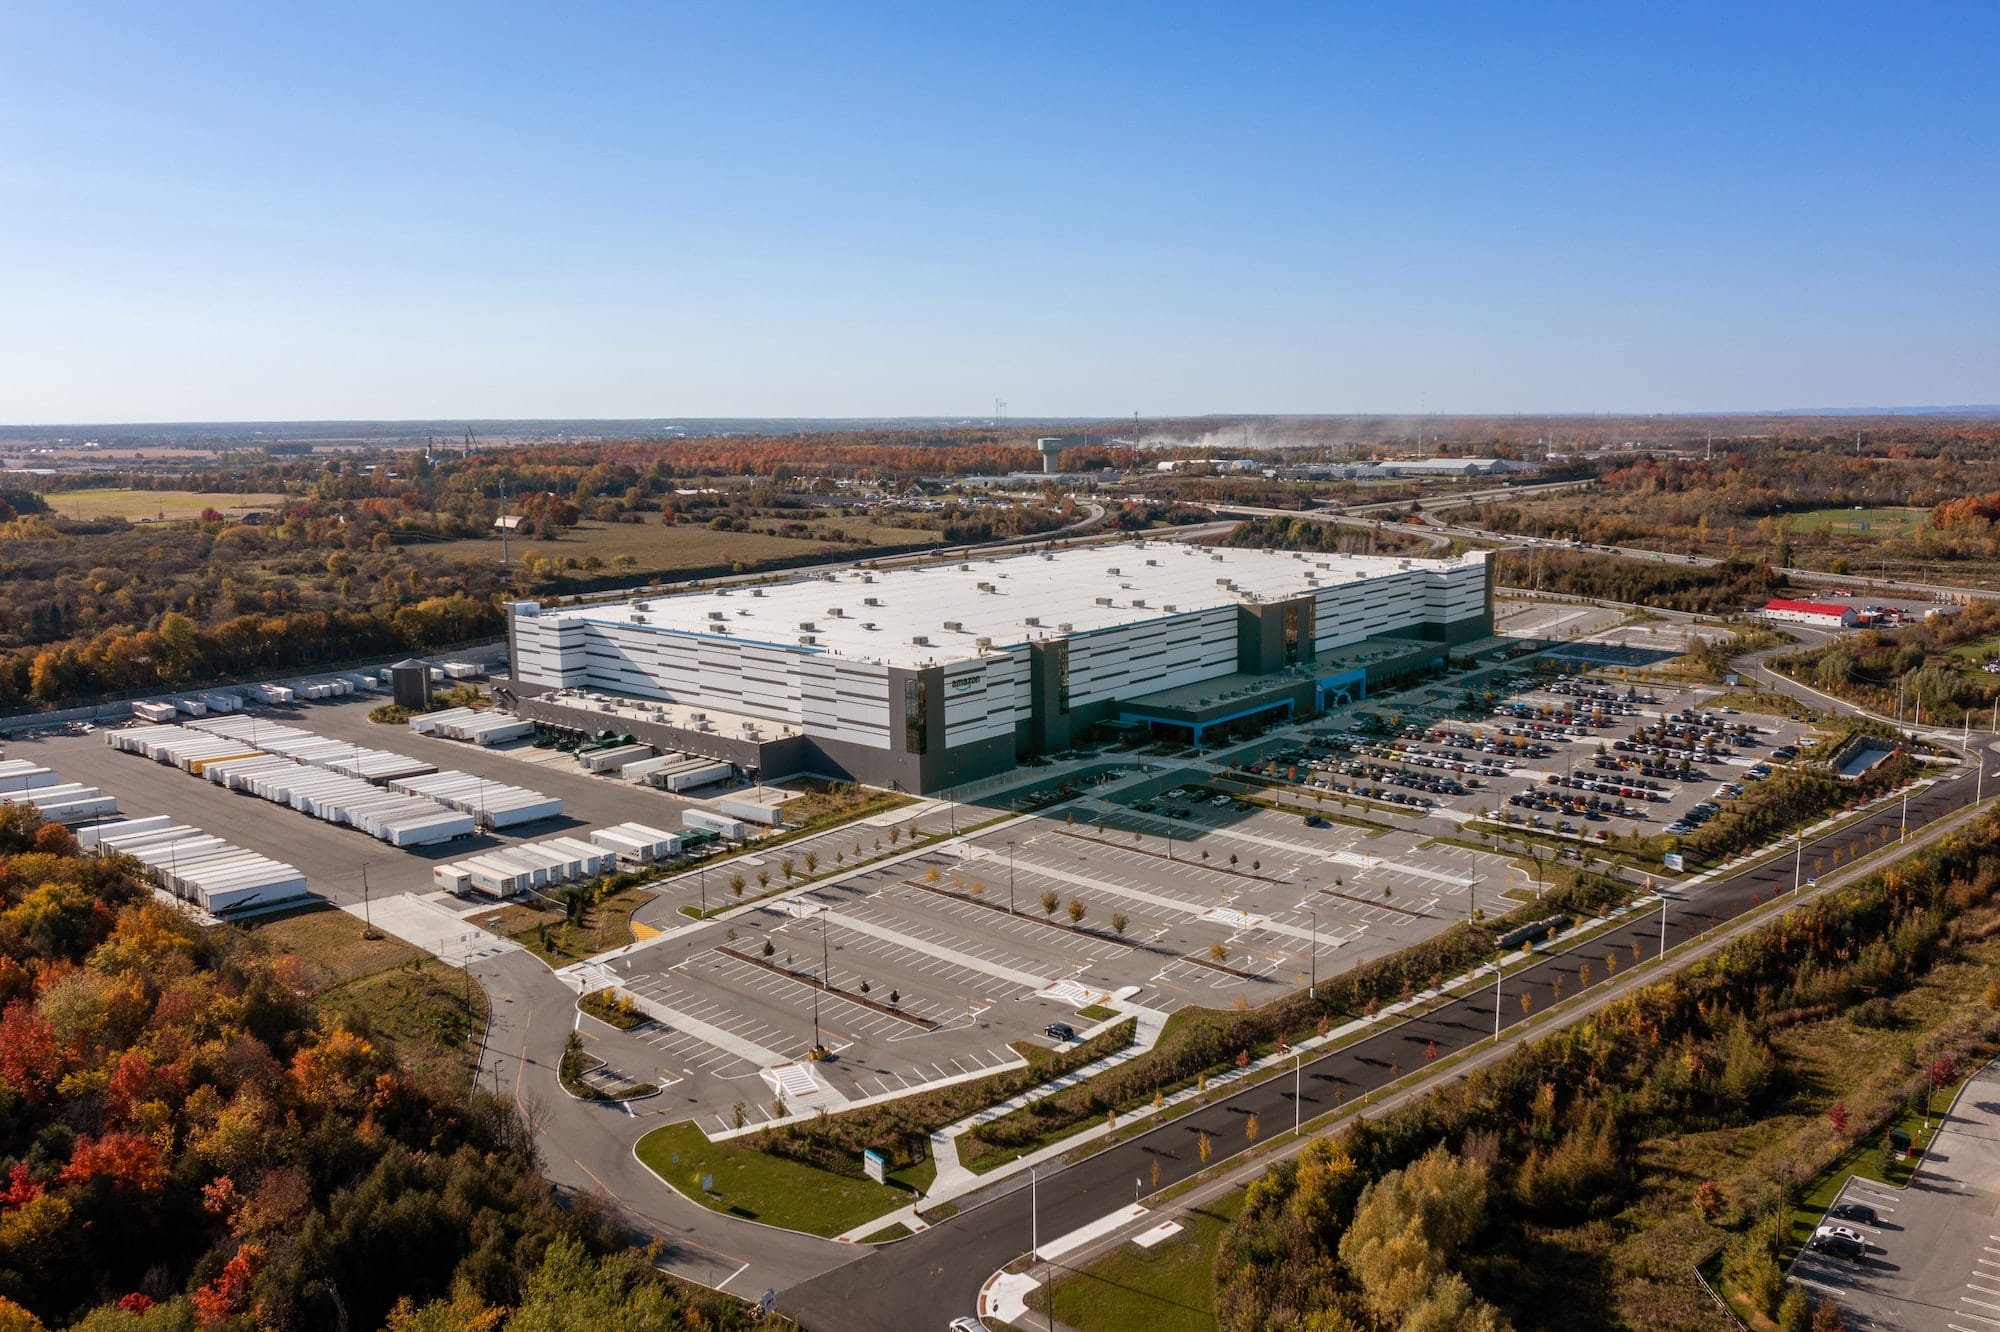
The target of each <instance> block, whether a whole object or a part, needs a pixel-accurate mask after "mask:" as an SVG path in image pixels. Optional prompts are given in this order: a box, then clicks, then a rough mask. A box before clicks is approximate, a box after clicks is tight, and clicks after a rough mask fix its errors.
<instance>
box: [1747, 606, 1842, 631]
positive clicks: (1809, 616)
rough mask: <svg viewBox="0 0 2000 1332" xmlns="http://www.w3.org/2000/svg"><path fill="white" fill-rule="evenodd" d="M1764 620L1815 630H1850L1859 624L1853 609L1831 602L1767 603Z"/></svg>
mask: <svg viewBox="0 0 2000 1332" xmlns="http://www.w3.org/2000/svg"><path fill="white" fill-rule="evenodd" d="M1764 618H1765V619H1767V620H1775V621H1777V622H1779V623H1781V624H1807V625H1811V626H1813V627H1814V628H1816V629H1852V628H1853V627H1854V626H1855V625H1857V624H1859V623H1860V622H1861V617H1859V616H1858V615H1856V614H1855V613H1854V607H1852V606H1842V605H1839V604H1837V603H1835V602H1831V601H1767V602H1765V603H1764Z"/></svg>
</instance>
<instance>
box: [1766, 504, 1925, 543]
mask: <svg viewBox="0 0 2000 1332" xmlns="http://www.w3.org/2000/svg"><path fill="white" fill-rule="evenodd" d="M1930 516H1931V515H1930V510H1929V509H1901V508H1883V509H1862V508H1854V509H1809V510H1807V511H1806V512H1804V513H1800V514H1795V515H1793V517H1792V530H1793V531H1794V532H1825V533H1828V534H1829V535H1833V536H1853V537H1889V536H1898V537H1907V536H1915V535H1916V534H1917V533H1919V532H1921V531H1922V530H1923V527H1924V524H1925V523H1926V522H1927V521H1928V520H1929V519H1930Z"/></svg>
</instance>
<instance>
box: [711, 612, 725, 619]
mask: <svg viewBox="0 0 2000 1332" xmlns="http://www.w3.org/2000/svg"><path fill="white" fill-rule="evenodd" d="M708 618H709V619H711V620H720V619H722V618H724V616H723V614H722V612H721V611H710V612H709V613H708Z"/></svg>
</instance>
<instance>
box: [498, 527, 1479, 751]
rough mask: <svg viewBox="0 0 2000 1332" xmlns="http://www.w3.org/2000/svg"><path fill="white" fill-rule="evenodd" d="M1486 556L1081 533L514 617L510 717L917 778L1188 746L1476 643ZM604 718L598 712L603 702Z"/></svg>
mask: <svg viewBox="0 0 2000 1332" xmlns="http://www.w3.org/2000/svg"><path fill="white" fill-rule="evenodd" d="M1492 632H1493V609H1492V586H1491V580H1490V578H1489V570H1488V552H1484V551H1480V552H1473V553H1471V554H1468V555H1464V556H1460V557H1457V558H1454V559H1448V560H1420V559H1396V558H1388V557H1374V556H1341V555H1310V556H1308V555H1304V554H1296V553H1290V552H1278V551H1255V550H1216V549H1209V548H1206V547H1198V546H1190V545H1183V544H1178V543H1172V542H1134V543H1128V544H1121V545H1117V546H1093V547H1078V548H1071V549H1068V550H1064V551H1056V552H1047V553H1038V554H1028V555H1016V556H1009V557H1005V558H995V559H988V560H979V561H973V562H968V563H962V564H945V565H932V566H925V567H918V568H910V569H899V570H894V571H885V572H875V571H870V570H866V569H846V570H842V571H840V572H838V573H825V574H819V575H814V576H810V577H806V578H800V579H796V580H794V581H791V582H787V583H782V584H777V585H772V586H762V587H733V588H714V589H710V590H707V591H702V592H694V593H686V594H682V595H678V596H661V597H652V598H646V599H641V600H635V601H629V602H622V603H616V604H607V605H591V606H577V607H564V608H560V609H554V608H551V609H543V608H541V607H539V606H537V605H536V604H535V603H533V602H518V603H516V604H515V605H514V607H513V609H512V613H511V615H510V617H509V636H510V648H511V661H512V663H513V667H512V669H513V672H514V677H515V687H516V691H517V693H518V694H519V695H520V696H521V702H522V707H523V710H524V713H525V715H529V716H533V717H537V718H539V719H543V720H548V721H554V722H561V723H565V724H570V725H575V726H578V727H582V728H592V727H606V726H610V725H613V724H615V725H616V726H617V728H618V729H619V730H620V731H624V732H630V733H632V734H634V735H635V736H637V737H638V738H639V739H641V740H644V741H646V742H648V743H651V744H656V745H659V746H660V747H661V748H663V749H672V750H678V751H681V752H687V753H694V754H701V755H705V756H710V757H722V758H728V759H729V760H730V761H732V762H735V763H737V764H738V765H739V766H741V767H743V768H745V769H746V770H748V771H750V772H752V773H753V774H754V775H757V776H759V777H761V778H777V777H784V776H788V775H792V774H797V773H817V774H821V775H825V776H830V777H842V778H848V779H852V780H857V781H863V782H868V783H871V784H875V785H882V786H900V787H902V788H904V789H906V790H912V791H936V790H939V789H941V788H944V787H948V786H952V785H956V784H958V783H961V782H965V781H968V780H972V779H974V778H979V777H985V776H989V775H991V774H994V773H998V772H1003V771H1006V770H1007V769H1009V768H1011V767H1012V766H1014V764H1015V763H1016V762H1017V761H1018V760H1019V759H1020V758H1022V757H1024V756H1030V755H1036V754H1044V753H1050V752H1054V751H1059V750H1062V749H1065V748H1067V747H1069V746H1070V745H1071V744H1072V743H1074V742H1075V741H1076V740H1078V739H1079V738H1082V737H1083V736H1085V735H1086V734H1088V733H1090V732H1091V731H1092V730H1093V729H1094V728H1098V727H1105V728H1108V729H1110V730H1112V731H1118V732H1125V733H1128V734H1135V735H1136V734H1143V733H1160V734H1163V735H1166V736H1170V737H1174V738H1178V739H1180V740H1182V741H1184V742H1190V741H1191V742H1193V743H1197V744H1198V743H1202V742H1203V741H1204V740H1205V739H1206V738H1208V737H1209V735H1210V733H1211V732H1212V731H1214V730H1215V728H1218V727H1229V726H1231V725H1232V724H1235V723H1245V722H1251V721H1254V720H1260V719H1261V720H1268V719H1272V718H1275V717H1282V716H1291V715H1299V714H1303V713H1308V712H1312V711H1316V710H1318V709H1319V708H1321V707H1323V706H1326V705H1328V704H1330V703H1336V702H1346V701H1352V700H1355V699H1359V698H1361V697H1363V696H1365V694H1366V693H1367V691H1368V689H1369V688H1371V687H1373V686H1376V685H1379V684H1380V683H1382V682H1383V681H1385V680H1391V679H1396V678H1400V677H1402V676H1405V675H1408V674H1410V673H1413V672H1415V671H1419V670H1423V669H1426V668H1429V667H1431V666H1434V665H1439V664H1442V663H1443V662H1444V661H1445V660H1446V658H1447V656H1448V655H1450V654H1451V653H1452V652H1453V651H1454V650H1458V651H1464V650H1468V649H1470V648H1472V647H1474V646H1476V645H1480V644H1482V643H1486V642H1487V641H1488V640H1490V638H1491V635H1492ZM614 717H615V722H614Z"/></svg>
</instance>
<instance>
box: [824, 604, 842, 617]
mask: <svg viewBox="0 0 2000 1332" xmlns="http://www.w3.org/2000/svg"><path fill="white" fill-rule="evenodd" d="M826 613H827V614H828V615H829V616H831V617H832V618H834V619H836V620H837V619H839V618H840V617H841V616H843V615H845V614H847V612H846V611H844V610H842V609H841V608H840V607H838V606H828V607H827V608H826Z"/></svg>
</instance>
